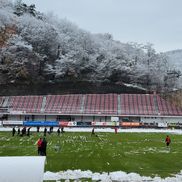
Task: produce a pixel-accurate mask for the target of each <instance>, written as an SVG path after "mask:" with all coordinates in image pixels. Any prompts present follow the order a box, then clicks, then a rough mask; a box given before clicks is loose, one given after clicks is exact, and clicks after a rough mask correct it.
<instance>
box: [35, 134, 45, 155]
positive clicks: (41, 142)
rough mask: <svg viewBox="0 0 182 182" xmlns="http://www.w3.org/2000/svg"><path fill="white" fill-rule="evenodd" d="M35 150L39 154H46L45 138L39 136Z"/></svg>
mask: <svg viewBox="0 0 182 182" xmlns="http://www.w3.org/2000/svg"><path fill="white" fill-rule="evenodd" d="M37 149H38V150H37V152H38V155H40V156H46V149H47V141H46V139H45V138H43V139H42V138H39V140H38V141H37Z"/></svg>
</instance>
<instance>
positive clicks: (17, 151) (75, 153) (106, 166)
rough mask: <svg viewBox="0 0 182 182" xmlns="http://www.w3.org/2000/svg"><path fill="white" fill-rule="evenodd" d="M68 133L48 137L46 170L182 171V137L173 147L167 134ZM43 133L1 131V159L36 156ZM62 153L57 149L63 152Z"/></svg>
mask: <svg viewBox="0 0 182 182" xmlns="http://www.w3.org/2000/svg"><path fill="white" fill-rule="evenodd" d="M96 135H97V136H91V133H86V132H66V133H64V134H62V135H60V136H57V134H56V133H53V134H51V135H49V134H47V136H46V138H47V141H48V146H47V164H46V166H45V170H46V171H52V172H57V171H61V170H67V169H72V170H74V169H81V170H91V171H93V172H111V171H120V170H121V171H125V172H136V173H139V174H140V175H145V176H155V175H158V176H161V177H167V176H171V175H174V174H176V173H178V172H179V171H180V170H182V135H176V134H170V137H171V140H172V143H171V145H170V148H167V147H166V145H165V142H164V140H165V137H166V135H167V133H163V134H162V133H118V134H114V133H96ZM42 136H43V133H38V134H37V133H36V132H33V133H31V136H30V137H27V136H24V137H20V136H15V137H12V135H11V132H0V156H35V155H37V146H36V141H37V140H38V138H39V137H42ZM59 148H60V150H57V149H59Z"/></svg>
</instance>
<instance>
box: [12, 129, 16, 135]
mask: <svg viewBox="0 0 182 182" xmlns="http://www.w3.org/2000/svg"><path fill="white" fill-rule="evenodd" d="M15 133H16V130H15V127H13V130H12V136H15Z"/></svg>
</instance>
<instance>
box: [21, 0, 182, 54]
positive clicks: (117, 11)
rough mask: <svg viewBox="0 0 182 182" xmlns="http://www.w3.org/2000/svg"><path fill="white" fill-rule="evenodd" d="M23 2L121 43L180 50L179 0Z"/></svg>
mask: <svg viewBox="0 0 182 182" xmlns="http://www.w3.org/2000/svg"><path fill="white" fill-rule="evenodd" d="M23 1H24V2H26V3H27V4H35V5H36V7H37V9H38V10H39V11H41V12H54V14H56V15H57V16H58V17H60V18H67V19H68V20H70V21H72V22H74V23H76V24H77V25H78V26H79V27H80V28H83V29H85V30H88V31H90V32H92V33H106V32H107V33H111V34H112V35H113V37H114V39H116V40H120V41H121V42H138V43H146V42H151V43H153V44H154V48H155V49H156V50H157V51H167V50H173V49H182V11H181V7H182V0H23Z"/></svg>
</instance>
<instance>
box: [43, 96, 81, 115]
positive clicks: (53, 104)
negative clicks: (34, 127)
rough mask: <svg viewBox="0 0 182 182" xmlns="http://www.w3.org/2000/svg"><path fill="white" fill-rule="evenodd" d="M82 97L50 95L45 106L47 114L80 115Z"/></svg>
mask: <svg viewBox="0 0 182 182" xmlns="http://www.w3.org/2000/svg"><path fill="white" fill-rule="evenodd" d="M81 100H82V95H79V94H78V95H76V94H75V95H74V94H71V95H48V96H47V99H46V104H45V112H46V113H61V114H77V113H78V114H79V113H80V109H81Z"/></svg>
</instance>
